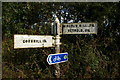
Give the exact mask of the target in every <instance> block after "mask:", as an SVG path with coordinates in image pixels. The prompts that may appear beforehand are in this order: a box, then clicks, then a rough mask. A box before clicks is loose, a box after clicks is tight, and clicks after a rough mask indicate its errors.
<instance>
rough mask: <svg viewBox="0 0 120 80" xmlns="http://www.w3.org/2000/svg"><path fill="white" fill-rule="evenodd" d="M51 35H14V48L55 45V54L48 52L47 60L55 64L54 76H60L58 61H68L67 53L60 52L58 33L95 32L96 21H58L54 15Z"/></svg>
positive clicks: (50, 63)
mask: <svg viewBox="0 0 120 80" xmlns="http://www.w3.org/2000/svg"><path fill="white" fill-rule="evenodd" d="M51 33H52V34H54V36H51V35H21V34H15V35H14V48H15V49H17V48H38V47H55V54H49V55H48V57H47V62H48V64H49V65H55V68H56V70H55V75H56V78H60V65H59V63H62V62H66V61H68V53H67V52H65V53H60V45H61V43H60V38H61V37H60V35H62V34H97V23H60V22H59V19H58V18H57V17H56V19H55V21H54V22H53V23H51Z"/></svg>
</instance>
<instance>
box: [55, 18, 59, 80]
mask: <svg viewBox="0 0 120 80" xmlns="http://www.w3.org/2000/svg"><path fill="white" fill-rule="evenodd" d="M55 22H56V23H57V35H56V37H55V38H56V40H55V42H56V43H55V44H56V45H55V52H56V54H58V53H60V34H59V33H60V32H59V31H60V30H59V28H60V22H59V20H58V18H56V19H55ZM55 67H56V70H55V75H56V78H60V65H59V64H58V63H57V64H55Z"/></svg>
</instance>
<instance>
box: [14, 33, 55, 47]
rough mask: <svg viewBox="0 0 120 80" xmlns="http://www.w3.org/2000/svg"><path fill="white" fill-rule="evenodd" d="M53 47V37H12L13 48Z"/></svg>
mask: <svg viewBox="0 0 120 80" xmlns="http://www.w3.org/2000/svg"><path fill="white" fill-rule="evenodd" d="M38 47H54V40H53V36H47V35H14V48H38Z"/></svg>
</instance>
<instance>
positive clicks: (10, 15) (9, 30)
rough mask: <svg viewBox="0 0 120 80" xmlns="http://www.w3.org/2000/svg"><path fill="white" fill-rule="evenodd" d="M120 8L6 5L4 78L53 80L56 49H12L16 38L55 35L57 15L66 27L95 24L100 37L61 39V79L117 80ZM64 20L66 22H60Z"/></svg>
mask: <svg viewBox="0 0 120 80" xmlns="http://www.w3.org/2000/svg"><path fill="white" fill-rule="evenodd" d="M119 13H120V3H113V2H112V3H73V2H72V3H47V2H41V3H35V2H34V3H30V2H24V3H22V2H21V3H20V2H18V3H17V2H16V3H3V4H2V35H3V37H2V38H3V42H2V45H3V46H2V52H3V78H32V79H37V78H55V77H54V75H53V74H54V73H53V72H54V66H50V65H48V63H47V62H46V58H47V55H48V54H54V53H55V51H54V48H34V49H14V48H13V46H14V38H13V36H14V34H30V35H43V34H44V35H51V33H50V24H51V22H53V21H54V18H53V14H56V15H57V16H58V18H59V19H60V21H61V22H62V23H67V22H69V21H70V20H73V23H75V22H76V23H78V22H97V23H98V33H97V35H91V34H87V35H61V37H62V38H61V42H62V45H61V52H68V53H69V61H68V62H66V63H62V64H60V66H61V78H63V79H64V78H78V79H79V78H119V76H120V63H119V61H120V57H119V56H120V46H119V44H120V43H119V36H120V27H119V26H120V20H119V19H120V14H119ZM61 17H62V18H61Z"/></svg>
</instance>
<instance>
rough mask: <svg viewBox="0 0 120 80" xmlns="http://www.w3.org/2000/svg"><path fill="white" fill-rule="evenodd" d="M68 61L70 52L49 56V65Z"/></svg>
mask: <svg viewBox="0 0 120 80" xmlns="http://www.w3.org/2000/svg"><path fill="white" fill-rule="evenodd" d="M66 61H68V53H67V52H66V53H59V54H50V55H48V57H47V62H48V64H49V65H51V64H56V63H61V62H66Z"/></svg>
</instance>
